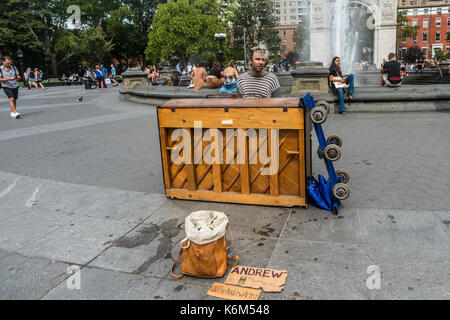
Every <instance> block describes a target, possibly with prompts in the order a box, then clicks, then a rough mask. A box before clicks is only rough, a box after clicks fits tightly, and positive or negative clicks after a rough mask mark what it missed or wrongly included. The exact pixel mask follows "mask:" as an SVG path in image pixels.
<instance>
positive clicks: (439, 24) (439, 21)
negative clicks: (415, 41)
mask: <svg viewBox="0 0 450 320" xmlns="http://www.w3.org/2000/svg"><path fill="white" fill-rule="evenodd" d="M440 26H441V18H436V27H440Z"/></svg>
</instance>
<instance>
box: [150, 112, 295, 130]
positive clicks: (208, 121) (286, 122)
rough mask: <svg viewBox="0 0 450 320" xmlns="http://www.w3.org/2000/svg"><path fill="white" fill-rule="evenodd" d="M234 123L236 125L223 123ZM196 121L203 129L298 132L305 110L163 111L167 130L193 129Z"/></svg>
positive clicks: (161, 114) (160, 120)
mask: <svg viewBox="0 0 450 320" xmlns="http://www.w3.org/2000/svg"><path fill="white" fill-rule="evenodd" d="M224 120H225V121H227V120H232V121H233V123H232V124H229V125H228V124H222V121H224ZM195 121H202V126H203V128H217V129H227V128H230V129H238V128H241V129H243V128H249V129H250V128H251V129H259V128H271V129H297V130H301V129H303V126H304V121H303V110H302V109H299V108H290V109H287V111H286V112H284V111H283V109H282V108H278V109H276V108H273V109H263V108H247V109H229V110H228V112H225V110H223V109H217V108H216V109H214V108H211V109H199V108H196V109H177V110H176V111H175V112H172V110H170V109H160V110H159V125H160V126H161V127H163V128H193V127H194V122H195Z"/></svg>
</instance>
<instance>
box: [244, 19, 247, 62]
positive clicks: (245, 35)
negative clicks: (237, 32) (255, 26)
mask: <svg viewBox="0 0 450 320" xmlns="http://www.w3.org/2000/svg"><path fill="white" fill-rule="evenodd" d="M246 37H247V28H244V69H245V70H247V43H246V39H245V38H246Z"/></svg>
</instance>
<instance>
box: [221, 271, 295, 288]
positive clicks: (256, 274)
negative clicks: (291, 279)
mask: <svg viewBox="0 0 450 320" xmlns="http://www.w3.org/2000/svg"><path fill="white" fill-rule="evenodd" d="M287 275H288V273H287V271H285V270H272V269H262V268H253V267H244V266H237V267H234V268H233V269H231V271H230V274H229V275H228V278H227V280H226V281H225V283H227V284H232V285H238V286H241V287H250V288H254V289H260V288H261V289H263V290H264V291H265V292H281V291H282V290H283V289H284V286H285V284H286V278H287Z"/></svg>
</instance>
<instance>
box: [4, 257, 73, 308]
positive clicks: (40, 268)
mask: <svg viewBox="0 0 450 320" xmlns="http://www.w3.org/2000/svg"><path fill="white" fill-rule="evenodd" d="M2 254H4V255H2ZM68 266H69V265H67V264H64V263H60V262H55V261H51V260H48V259H41V258H29V257H25V256H22V255H19V254H16V253H6V254H5V252H1V253H0V299H2V300H4V299H5V300H15V299H25V300H29V299H33V300H35V299H40V298H41V297H43V296H44V295H46V294H47V293H48V292H49V291H50V290H51V289H53V288H54V287H55V286H57V285H58V284H59V283H61V282H62V281H64V279H65V278H66V277H68V276H69V275H68V274H67V267H68Z"/></svg>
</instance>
